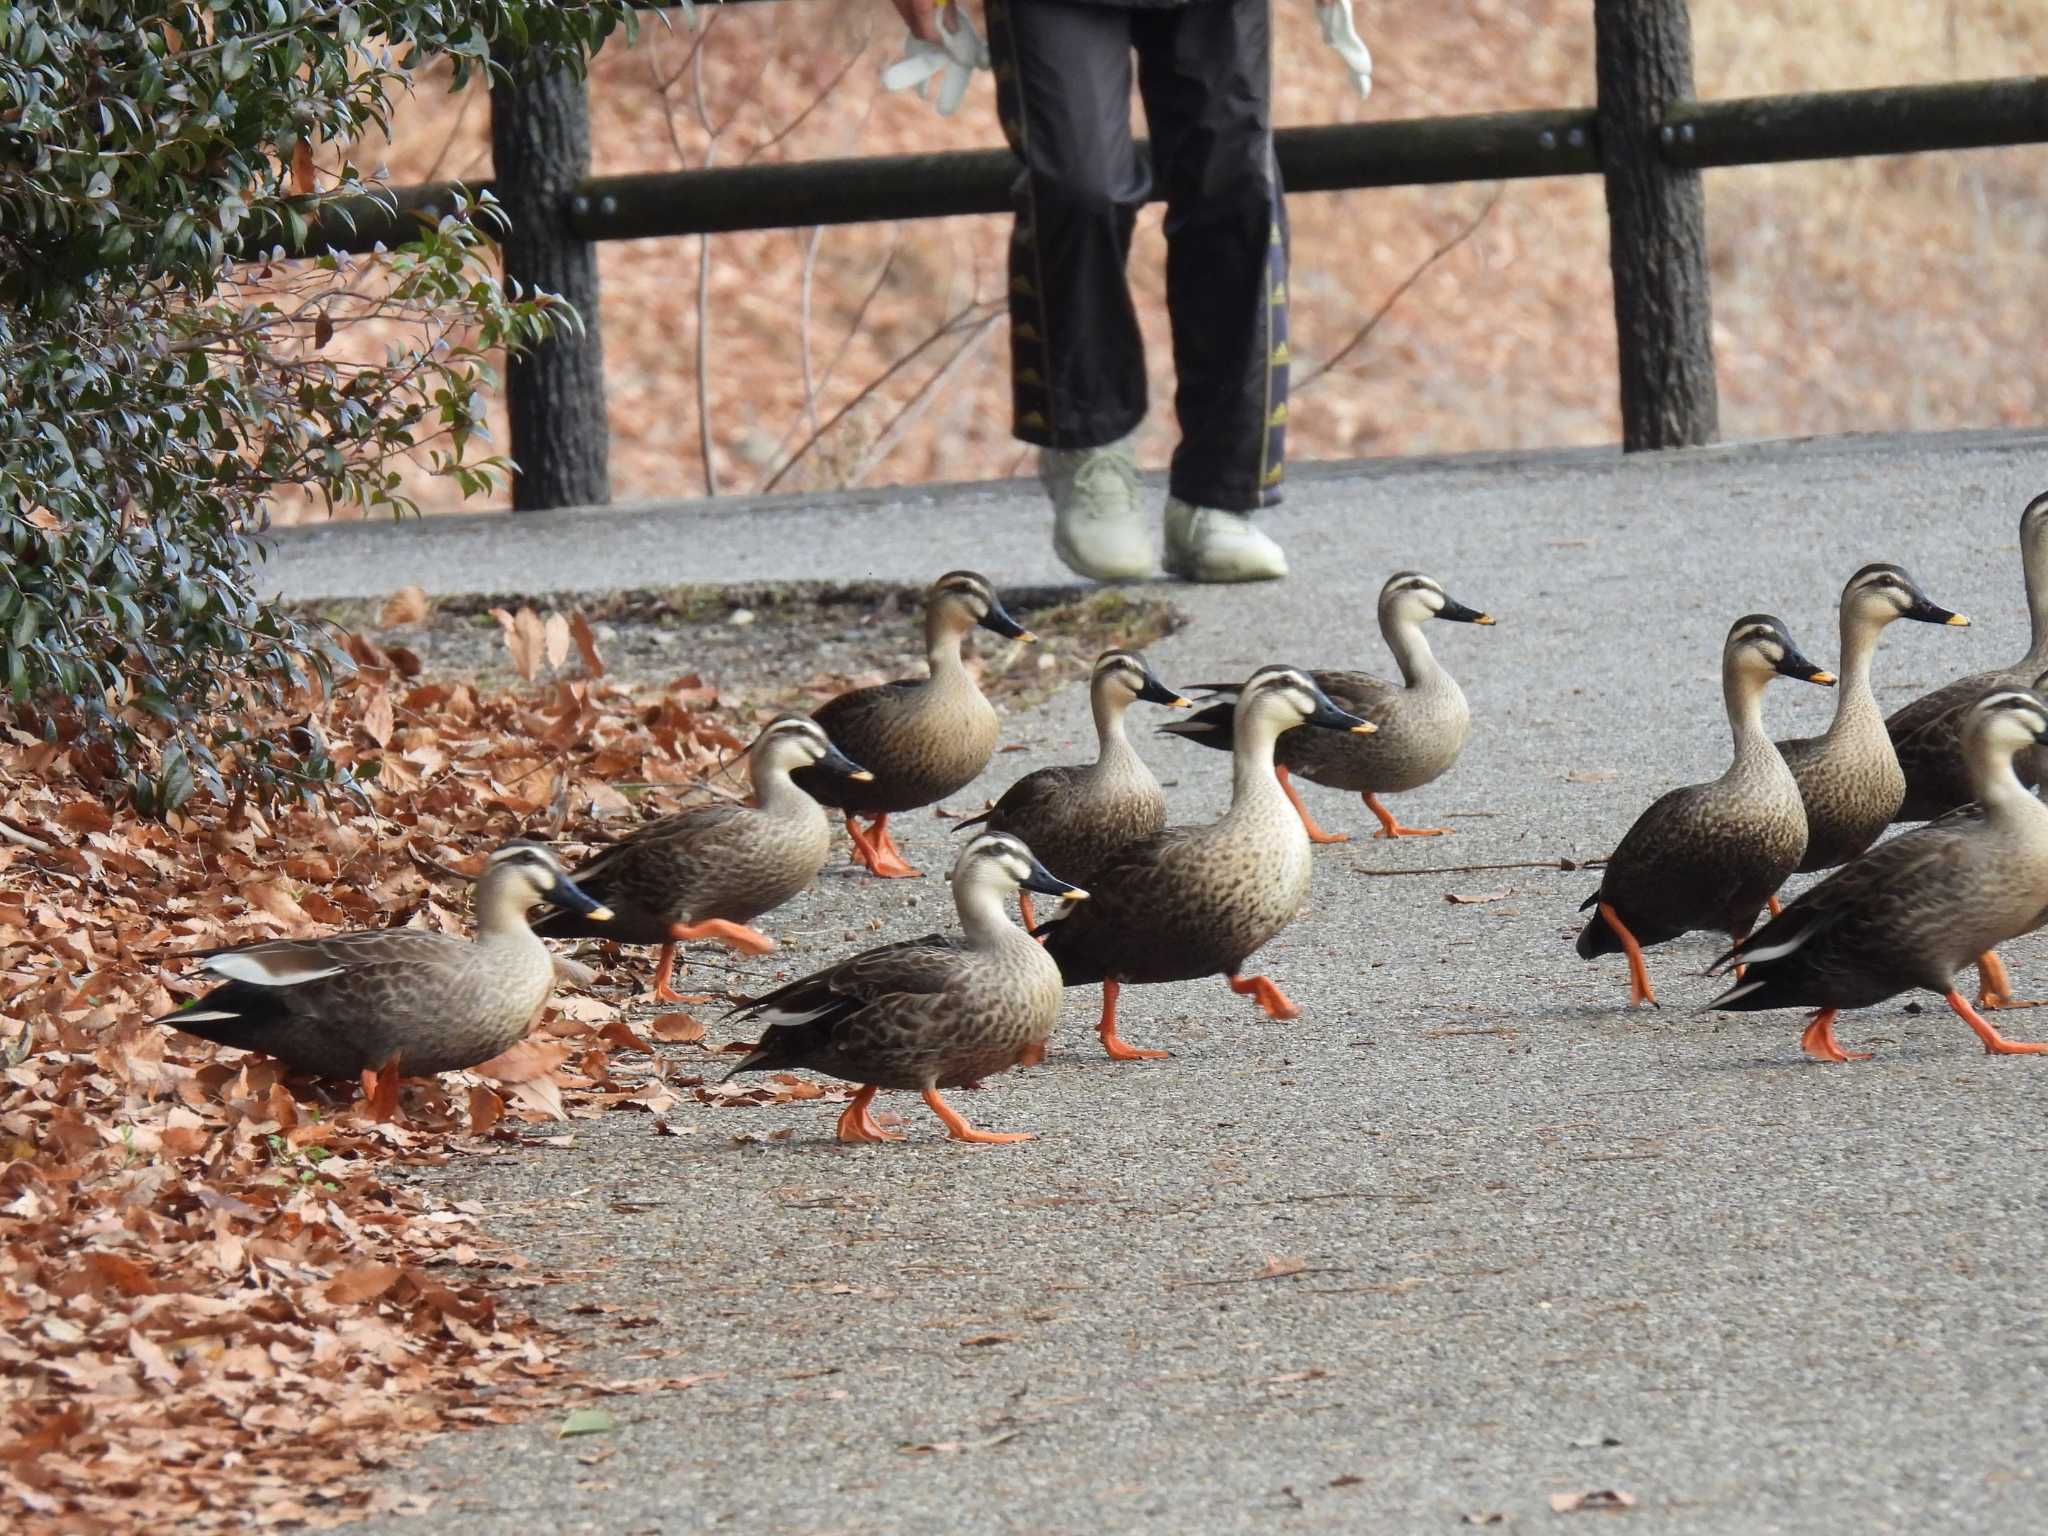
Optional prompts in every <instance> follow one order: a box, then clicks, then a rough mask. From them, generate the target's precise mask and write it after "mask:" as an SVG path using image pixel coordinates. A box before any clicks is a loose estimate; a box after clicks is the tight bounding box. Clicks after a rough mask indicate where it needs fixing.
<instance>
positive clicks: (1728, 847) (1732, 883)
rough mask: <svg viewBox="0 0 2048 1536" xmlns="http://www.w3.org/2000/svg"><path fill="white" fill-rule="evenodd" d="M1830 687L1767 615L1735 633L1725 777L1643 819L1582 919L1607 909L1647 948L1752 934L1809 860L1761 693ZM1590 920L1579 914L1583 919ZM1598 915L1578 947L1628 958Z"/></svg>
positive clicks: (1788, 774) (1730, 642)
mask: <svg viewBox="0 0 2048 1536" xmlns="http://www.w3.org/2000/svg"><path fill="white" fill-rule="evenodd" d="M1801 668H1803V669H1805V674H1813V675H1815V676H1816V678H1817V679H1818V678H1826V676H1827V674H1825V673H1822V672H1820V671H1819V669H1818V668H1815V667H1814V666H1813V664H1812V663H1811V662H1808V661H1806V659H1805V658H1804V657H1802V656H1801V655H1800V654H1799V651H1798V647H1797V646H1796V645H1794V644H1793V642H1792V640H1791V637H1790V634H1789V633H1788V632H1787V631H1786V629H1785V626H1784V624H1783V623H1782V622H1781V621H1780V620H1778V619H1775V618H1772V617H1771V616H1770V615H1768V614H1750V615H1747V616H1745V617H1744V618H1741V619H1738V620H1736V621H1735V624H1734V626H1733V627H1732V628H1731V629H1730V630H1729V632H1728V639H1727V642H1726V643H1725V645H1724V646H1723V649H1722V657H1721V688H1722V696H1723V699H1724V701H1725V703H1726V705H1727V710H1728V723H1729V727H1730V730H1731V732H1732V734H1733V736H1734V741H1735V756H1734V761H1733V762H1731V763H1730V764H1729V767H1728V771H1727V772H1726V773H1724V774H1722V775H1721V777H1720V778H1718V779H1715V780H1714V781H1713V782H1711V783H1708V784H1688V785H1686V786H1684V787H1683V788H1681V789H1674V790H1672V791H1670V792H1669V793H1668V794H1665V795H1663V796H1662V797H1660V798H1659V799H1658V800H1657V801H1655V802H1654V803H1653V804H1652V805H1651V806H1650V808H1649V809H1648V810H1646V811H1644V812H1643V814H1642V815H1640V816H1638V817H1637V818H1636V820H1635V823H1634V825H1632V826H1631V827H1630V828H1629V829H1628V832H1627V834H1626V835H1625V836H1623V838H1622V840H1621V843H1620V845H1619V846H1618V847H1616V848H1615V850H1614V852H1613V854H1611V855H1610V856H1609V858H1608V861H1607V865H1606V867H1605V869H1604V870H1603V871H1602V872H1601V877H1600V888H1599V890H1597V891H1595V892H1594V893H1593V895H1592V896H1590V897H1588V898H1587V900H1586V902H1585V904H1584V906H1585V907H1587V908H1590V907H1595V906H1598V905H1600V904H1602V903H1604V904H1606V905H1607V906H1610V907H1612V908H1613V909H1614V911H1615V913H1616V914H1617V915H1618V916H1619V917H1620V918H1621V920H1622V922H1623V923H1624V924H1625V925H1627V927H1628V929H1629V931H1630V932H1631V933H1633V934H1634V935H1635V938H1636V941H1637V942H1638V943H1639V944H1640V945H1642V946H1643V947H1644V948H1648V947H1649V946H1651V945H1653V944H1661V943H1664V942H1665V941H1666V940H1668V939H1675V938H1677V937H1678V936H1679V935H1680V934H1683V933H1690V932H1691V931H1693V930H1694V929H1696V928H1709V929H1715V930H1718V931H1719V932H1722V933H1726V934H1729V935H1731V936H1738V937H1739V936H1740V935H1742V934H1744V933H1747V932H1748V931H1749V929H1750V927H1751V926H1752V925H1753V924H1754V923H1755V922H1756V915H1757V913H1758V912H1759V911H1761V910H1762V909H1763V905H1764V903H1765V902H1766V901H1767V900H1768V899H1769V898H1770V896H1771V895H1772V893H1773V892H1775V891H1776V890H1777V889H1778V887H1779V886H1780V885H1782V884H1784V883H1785V878H1786V877H1787V876H1788V875H1790V874H1791V873H1792V871H1793V868H1794V867H1795V866H1796V865H1797V864H1798V863H1799V860H1800V857H1801V855H1802V854H1804V853H1805V851H1806V811H1805V807H1804V805H1803V804H1802V803H1801V801H1800V798H1799V784H1798V782H1797V781H1796V780H1795V779H1794V778H1793V777H1792V771H1791V770H1790V769H1789V768H1787V767H1786V766H1785V760H1784V758H1783V757H1781V756H1780V755H1779V753H1778V749H1777V747H1776V746H1775V745H1773V744H1772V742H1771V739H1770V737H1769V736H1768V735H1767V734H1765V732H1764V729H1763V711H1762V696H1763V690H1764V685H1765V684H1766V683H1768V682H1769V681H1770V679H1771V678H1772V676H1774V675H1776V673H1777V672H1778V671H1779V670H1780V669H1784V670H1787V671H1788V672H1789V675H1793V676H1800V675H1805V674H1802V672H1801V671H1800V670H1799V669H1801ZM1582 910H1583V908H1582ZM1622 947H1623V945H1622V941H1621V937H1620V935H1618V934H1616V933H1615V932H1614V930H1613V929H1612V928H1611V927H1610V926H1609V925H1608V922H1607V920H1606V918H1605V916H1604V915H1602V914H1601V913H1598V912H1595V914H1594V916H1593V918H1592V919H1591V920H1590V921H1589V922H1588V923H1587V924H1586V927H1585V929H1584V931H1583V932H1581V933H1580V935H1579V943H1578V951H1579V954H1580V955H1581V956H1582V957H1583V958H1585V959H1588V960H1591V959H1593V958H1595V957H1596V956H1599V955H1606V954H1613V953H1615V952H1617V951H1619V950H1620V949H1622Z"/></svg>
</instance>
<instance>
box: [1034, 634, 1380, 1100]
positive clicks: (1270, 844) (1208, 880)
mask: <svg viewBox="0 0 2048 1536" xmlns="http://www.w3.org/2000/svg"><path fill="white" fill-rule="evenodd" d="M1299 725H1307V726H1313V727H1316V728H1317V729H1321V730H1331V731H1351V732H1355V733H1357V734H1359V735H1370V734H1371V733H1372V732H1373V731H1374V730H1375V729H1376V727H1375V726H1374V725H1373V724H1372V722H1371V721H1369V720H1361V719H1360V718H1359V717H1358V716H1356V715H1353V714H1349V713H1347V712H1345V711H1344V710H1341V709H1339V708H1338V707H1337V706H1336V705H1335V704H1333V703H1332V702H1331V701H1330V698H1329V696H1328V695H1327V694H1325V693H1324V692H1323V690H1322V689H1320V688H1318V687H1317V686H1316V685H1315V683H1314V681H1313V680H1312V679H1311V678H1310V677H1309V675H1308V673H1306V672H1304V671H1302V670H1301V669H1300V668H1299V667H1289V666H1269V667H1261V668H1260V669H1259V670H1258V671H1256V672H1254V673H1253V674H1252V675H1251V677H1249V678H1248V679H1247V680H1246V681H1245V682H1244V683H1243V684H1242V685H1241V686H1240V687H1239V688H1238V689H1237V703H1236V707H1235V710H1234V713H1233V717H1232V724H1231V731H1232V734H1233V738H1234V742H1235V753H1234V761H1233V764H1232V769H1231V795H1230V809H1229V810H1228V811H1227V812H1225V813H1224V815H1223V817H1222V819H1221V820H1219V821H1216V822H1213V823H1211V824H1209V825H1207V826H1191V827H1189V826H1184V827H1167V828H1165V829H1164V830H1162V831H1160V832H1159V833H1157V834H1155V835H1154V836H1152V837H1149V838H1147V839H1146V840H1145V841H1144V842H1142V843H1138V844H1135V845H1134V846H1132V847H1130V848H1127V849H1126V850H1125V851H1124V852H1123V853H1121V854H1119V855H1117V857H1115V858H1113V859H1111V860H1109V861H1108V862H1106V863H1105V864H1103V865H1102V866H1100V867H1099V868H1098V870H1097V871H1096V875H1095V879H1094V883H1093V884H1092V885H1090V886H1089V890H1090V891H1091V892H1093V895H1094V899H1093V900H1091V901H1089V902H1088V904H1087V905H1085V906H1082V907H1078V908H1075V909H1074V910H1073V911H1072V912H1071V913H1070V914H1069V915H1068V916H1067V917H1066V919H1065V920H1064V921H1060V922H1051V923H1047V924H1046V925H1044V926H1043V927H1041V928H1040V929H1039V930H1038V932H1039V935H1040V937H1042V938H1043V939H1044V941H1045V948H1046V953H1047V954H1049V955H1050V956H1051V957H1052V959H1053V961H1054V962H1055V963H1056V964H1057V965H1058V966H1059V972H1060V979H1061V981H1063V982H1064V983H1065V984H1066V985H1067V986H1069V987H1081V986H1088V985H1091V984H1093V983H1095V982H1100V983H1101V984H1102V1017H1101V1020H1100V1021H1099V1022H1098V1023H1097V1025H1096V1032H1097V1033H1098V1034H1099V1035H1100V1036H1101V1038H1102V1045H1103V1049H1104V1050H1105V1051H1107V1052H1108V1053H1109V1055H1110V1056H1111V1057H1112V1058H1113V1059H1115V1060H1118V1061H1145V1060H1157V1059H1159V1058H1161V1057H1164V1056H1165V1055H1166V1052H1164V1051H1158V1050H1143V1049H1140V1048H1139V1047H1137V1046H1133V1045H1131V1044H1130V1043H1129V1042H1127V1041H1126V1040H1124V1039H1123V1037H1122V1036H1121V1035H1120V1034H1119V1033H1118V1031H1117V1019H1116V1014H1117V996H1118V993H1119V991H1120V990H1121V989H1122V987H1124V986H1125V985H1127V984H1135V983H1149V982H1161V981H1192V980H1196V979H1198V978H1200V977H1204V976H1221V977H1223V978H1224V979H1225V980H1226V981H1227V982H1228V983H1229V986H1230V990H1231V991H1233V992H1235V993H1237V994H1239V995H1240V996H1248V997H1251V998H1252V999H1254V1000H1255V1001H1256V1002H1257V1003H1258V1005H1259V1007H1260V1008H1261V1009H1262V1010H1263V1011H1264V1012H1265V1014H1266V1016H1267V1017H1269V1018H1274V1019H1291V1018H1296V1017H1298V1016H1299V1015H1300V1012H1301V1010H1300V1009H1299V1008H1297V1007H1296V1006H1295V1005H1294V1004H1293V1003H1292V1002H1291V1001H1289V1000H1288V998H1287V996H1286V995H1285V994H1284V993H1283V992H1281V990H1280V988H1279V987H1278V986H1276V985H1275V984H1274V983H1273V981H1272V980H1271V978H1269V977H1266V976H1249V977H1248V976H1245V975H1244V974H1243V971H1244V963H1245V961H1246V960H1247V959H1249V958H1250V957H1251V956H1252V955H1253V954H1254V953H1255V952H1256V951H1258V950H1259V949H1260V948H1262V947H1263V946H1264V945H1265V944H1266V943H1267V942H1268V941H1269V940H1270V939H1272V938H1273V937H1274V935H1276V934H1278V933H1279V932H1280V930H1281V929H1283V928H1285V927H1286V926H1287V925H1288V924H1289V923H1290V922H1292V921H1293V920H1294V917H1295V914H1296V913H1298V912H1299V911H1300V910H1301V906H1302V903H1303V902H1304V901H1305V900H1307V898H1308V887H1309V868H1310V863H1311V860H1310V848H1309V841H1308V833H1307V831H1306V830H1305V829H1304V828H1303V826H1302V823H1301V818H1300V817H1299V816H1297V815H1296V814H1295V813H1294V809H1293V807H1292V806H1291V805H1290V804H1289V803H1288V800H1287V796H1286V795H1285V794H1283V793H1282V792H1281V789H1280V782H1279V780H1278V779H1277V778H1276V777H1275V776H1274V773H1273V744H1274V742H1275V741H1277V740H1279V739H1280V734H1281V732H1283V731H1287V730H1291V729H1293V728H1294V727H1295V726H1299Z"/></svg>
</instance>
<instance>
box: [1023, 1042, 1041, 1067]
mask: <svg viewBox="0 0 2048 1536" xmlns="http://www.w3.org/2000/svg"><path fill="white" fill-rule="evenodd" d="M1045 1047H1046V1042H1045V1041H1043V1040H1038V1041H1034V1042H1033V1043H1032V1044H1030V1045H1027V1046H1025V1047H1024V1052H1023V1054H1022V1055H1020V1056H1019V1057H1018V1058H1017V1065H1018V1066H1020V1067H1035V1066H1037V1065H1038V1064H1039V1063H1041V1062H1042V1061H1044V1060H1045Z"/></svg>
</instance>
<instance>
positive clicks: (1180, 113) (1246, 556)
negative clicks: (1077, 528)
mask: <svg viewBox="0 0 2048 1536" xmlns="http://www.w3.org/2000/svg"><path fill="white" fill-rule="evenodd" d="M1271 20H1272V18H1271V12H1270V4H1269V0H1205V3H1202V4H1196V5H1189V6H1185V7H1181V8H1177V9H1173V10H1167V11H1155V12H1144V13H1141V14H1140V15H1139V16H1138V17H1137V18H1136V20H1135V21H1134V26H1133V34H1134V41H1135V43H1136V46H1137V50H1138V84H1139V89H1140V91H1141V92H1142V93H1143V96H1144V101H1145V116H1146V119H1147V121H1148V123H1149V124H1150V127H1151V132H1152V151H1153V168H1154V173H1155V175H1156V176H1157V177H1158V179H1159V182H1160V185H1161V187H1162V188H1163V189H1164V191H1165V193H1166V199H1167V212H1166V240H1167V258H1166V278H1167V306H1168V310H1169V313H1170V316H1171V319H1172V326H1173V351H1174V368H1175V372H1176V374H1177V376H1178V380H1179V388H1178V392H1177V395H1176V398H1175V406H1176V408H1177V410H1178V412H1179V416H1180V427H1181V441H1180V446H1179V448H1178V449H1177V450H1176V451H1175V453H1174V457H1173V471H1172V481H1171V490H1172V496H1173V500H1172V502H1170V503H1169V506H1168V514H1167V515H1168V523H1167V565H1168V568H1169V569H1172V570H1174V571H1175V572H1176V573H1177V574H1180V575H1185V576H1194V577H1197V578H1198V579H1205V580H1246V579H1254V578H1258V577H1265V576H1280V575H1284V574H1286V569H1287V566H1286V560H1285V557H1284V556H1282V555H1281V553H1280V550H1279V548H1278V547H1277V546H1276V545H1274V544H1273V543H1272V541H1271V540H1270V539H1268V538H1267V537H1266V536H1265V535H1264V534H1263V533H1261V532H1259V531H1258V530H1257V529H1256V528H1253V527H1252V526H1251V525H1250V523H1249V521H1248V520H1247V519H1246V518H1245V517H1244V516H1243V514H1246V513H1249V512H1252V511H1254V510H1256V509H1257V508H1260V507H1266V506H1271V505H1273V504H1274V503H1275V502H1277V501H1278V500H1279V499H1280V480H1281V475H1282V468H1283V463H1284V453H1285V448H1286V423H1287V213H1286V206H1285V203H1284V201H1283V199H1282V196H1281V187H1280V175H1279V169H1278V167H1277V165H1276V164H1275V162H1274V159H1273V124H1272V88H1271V87H1272V70H1271V53H1272V48H1271V44H1272V35H1271Z"/></svg>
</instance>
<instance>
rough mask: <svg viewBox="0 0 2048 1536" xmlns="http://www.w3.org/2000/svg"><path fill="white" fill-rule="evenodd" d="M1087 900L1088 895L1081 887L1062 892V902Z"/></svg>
mask: <svg viewBox="0 0 2048 1536" xmlns="http://www.w3.org/2000/svg"><path fill="white" fill-rule="evenodd" d="M1087 899H1088V893H1087V892H1086V891H1084V890H1082V889H1081V887H1079V886H1078V885H1077V886H1075V887H1074V888H1073V889H1072V890H1071V891H1061V892H1060V900H1061V901H1086V900H1087Z"/></svg>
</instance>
